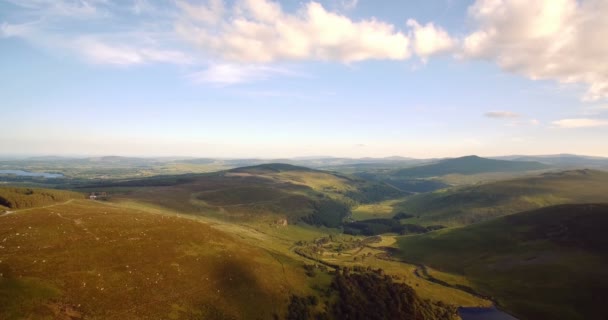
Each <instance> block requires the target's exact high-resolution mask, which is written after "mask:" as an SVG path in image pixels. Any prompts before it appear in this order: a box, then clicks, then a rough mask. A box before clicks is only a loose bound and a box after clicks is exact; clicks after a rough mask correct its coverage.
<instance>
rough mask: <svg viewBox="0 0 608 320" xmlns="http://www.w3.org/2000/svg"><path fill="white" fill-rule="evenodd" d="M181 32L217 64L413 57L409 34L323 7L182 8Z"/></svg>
mask: <svg viewBox="0 0 608 320" xmlns="http://www.w3.org/2000/svg"><path fill="white" fill-rule="evenodd" d="M182 9H183V11H184V15H183V16H182V19H180V21H179V22H178V23H177V24H176V30H177V32H178V33H179V34H180V35H181V36H182V37H183V38H184V39H186V40H187V41H189V42H191V43H194V44H196V45H197V46H198V47H199V48H201V49H202V50H203V51H204V52H206V53H207V54H209V55H211V56H212V57H213V58H215V59H221V60H224V61H231V62H239V63H257V64H259V63H270V62H275V61H286V60H291V61H297V60H324V61H338V62H343V63H350V62H356V61H362V60H369V59H386V60H404V59H407V58H409V57H410V56H411V52H410V40H409V38H408V36H407V35H406V34H404V33H403V32H401V31H399V30H397V28H396V27H395V26H394V25H392V24H389V23H385V22H382V21H379V20H377V19H374V18H372V19H366V20H361V21H353V20H351V19H350V18H348V17H346V16H343V15H340V14H337V13H333V12H329V11H327V10H326V9H325V8H324V7H323V6H322V5H321V4H319V3H317V2H309V3H306V4H304V5H303V6H302V7H301V8H300V9H299V10H298V11H297V12H295V13H286V12H284V11H283V9H282V8H281V6H280V4H278V3H276V2H272V1H267V0H242V1H239V2H237V4H236V5H235V6H234V7H233V8H231V10H230V11H229V12H227V11H226V10H225V8H224V7H223V6H219V5H217V4H216V1H210V2H209V3H208V4H207V5H199V6H196V7H194V5H187V6H184V5H182Z"/></svg>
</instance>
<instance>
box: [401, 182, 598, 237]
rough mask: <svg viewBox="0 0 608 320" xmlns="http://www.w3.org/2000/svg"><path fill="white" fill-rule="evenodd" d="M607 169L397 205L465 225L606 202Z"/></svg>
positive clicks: (448, 192)
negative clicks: (568, 205)
mask: <svg viewBox="0 0 608 320" xmlns="http://www.w3.org/2000/svg"><path fill="white" fill-rule="evenodd" d="M607 192H608V172H604V171H597V170H571V171H564V172H550V173H544V174H541V175H538V176H534V177H526V178H519V179H512V180H505V181H497V182H492V183H486V184H481V185H475V186H467V187H458V188H451V189H443V190H439V191H435V192H432V193H426V194H421V195H416V196H413V197H410V198H408V199H407V200H406V201H404V202H402V203H401V204H398V205H396V207H397V208H398V210H401V211H404V212H406V213H409V214H412V215H414V216H417V217H418V218H417V219H414V220H412V221H417V222H420V223H424V224H443V225H452V226H454V225H466V224H471V223H475V222H480V221H484V220H488V219H491V218H495V217H499V216H504V215H509V214H513V213H517V212H521V211H526V210H531V209H537V208H541V207H545V206H550V205H556V204H565V203H591V202H603V201H606V200H607V198H606V194H607Z"/></svg>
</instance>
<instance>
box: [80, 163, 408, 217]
mask: <svg viewBox="0 0 608 320" xmlns="http://www.w3.org/2000/svg"><path fill="white" fill-rule="evenodd" d="M93 188H94V187H93ZM97 188H101V189H108V188H110V189H111V188H118V189H117V190H118V194H117V195H116V196H118V197H120V196H122V195H121V194H120V192H123V193H124V196H125V197H127V198H130V199H138V200H140V201H146V202H149V203H153V204H156V205H161V206H164V207H166V208H169V209H172V210H177V211H180V212H184V213H193V214H214V215H219V216H221V217H224V218H228V219H238V220H256V221H270V222H271V221H277V220H282V219H284V220H286V221H287V222H288V223H294V222H297V221H305V222H308V223H311V224H315V225H324V226H327V227H337V226H339V225H340V224H341V223H342V220H343V219H344V218H345V217H347V216H348V215H349V212H350V208H351V207H352V206H354V205H356V204H357V203H368V202H373V201H379V200H384V199H388V198H394V197H400V196H403V195H404V194H405V193H404V192H402V191H400V190H398V189H396V188H394V187H391V186H389V185H386V184H383V183H372V182H367V181H363V180H356V179H350V178H348V177H345V176H341V175H336V174H334V173H331V172H326V171H318V170H312V169H308V168H304V167H297V166H292V165H287V164H265V165H259V166H254V167H245V168H238V169H233V170H228V171H222V172H218V173H213V174H206V175H191V176H181V177H179V176H178V177H175V176H174V177H171V176H169V177H155V178H153V179H141V180H131V181H125V182H118V183H112V184H106V185H103V184H102V185H99V186H97ZM121 188H122V189H121ZM89 189H90V190H92V189H91V188H89ZM125 190H126V191H125Z"/></svg>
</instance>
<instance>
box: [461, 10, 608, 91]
mask: <svg viewBox="0 0 608 320" xmlns="http://www.w3.org/2000/svg"><path fill="white" fill-rule="evenodd" d="M469 15H470V16H471V17H472V18H473V20H474V21H475V22H476V24H477V30H475V31H474V32H472V33H471V34H469V35H468V36H467V37H466V38H465V39H464V45H463V49H464V55H465V56H466V57H469V58H479V59H487V60H492V61H495V62H496V63H497V64H498V65H499V66H500V67H501V68H503V69H505V70H507V71H510V72H515V73H519V74H523V75H525V76H527V77H529V78H531V79H549V80H557V81H558V82H560V83H582V84H585V85H586V86H587V88H588V90H587V93H586V94H585V96H584V99H586V100H598V99H604V98H608V59H606V57H608V41H606V40H605V37H606V34H608V19H606V15H608V1H605V0H582V1H579V2H577V1H576V0H536V1H529V0H477V1H476V2H475V4H474V5H472V6H471V7H470V8H469Z"/></svg>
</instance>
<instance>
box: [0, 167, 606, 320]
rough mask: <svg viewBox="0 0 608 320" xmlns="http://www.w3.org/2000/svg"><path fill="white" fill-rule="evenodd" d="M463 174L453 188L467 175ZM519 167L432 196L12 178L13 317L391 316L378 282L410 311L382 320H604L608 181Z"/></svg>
mask: <svg viewBox="0 0 608 320" xmlns="http://www.w3.org/2000/svg"><path fill="white" fill-rule="evenodd" d="M468 159H472V160H473V162H472V163H471V166H475V164H476V163H478V162H479V161H480V160H479V159H478V158H466V157H465V159H464V161H466V160H468ZM459 161H463V160H459ZM502 161H508V160H502ZM440 163H441V162H440ZM491 163H494V162H491ZM498 163H499V164H500V163H502V162H498ZM374 165H379V166H389V165H390V164H381V163H375V164H374ZM519 165H520V164H517V166H516V168H520V167H518V166H519ZM535 166H536V165H535ZM365 168H366V170H367V169H368V168H369V166H365ZM449 168H450V167H448V169H446V170H448V171H443V170H444V169H441V173H442V174H443V173H446V172H447V174H448V175H449V174H456V171H457V169H449ZM509 168H512V167H509ZM520 169H521V170H523V171H517V170H516V172H511V173H509V174H508V176H505V177H503V178H501V179H497V180H496V179H491V180H490V181H487V182H479V181H478V180H476V181H475V182H468V183H466V184H464V185H462V184H457V185H448V184H447V183H446V182H441V183H442V187H441V188H440V189H433V188H431V189H430V190H428V191H420V190H419V191H412V190H411V189H408V188H402V187H400V185H399V184H396V183H391V182H394V180H393V181H391V179H385V178H382V176H381V175H378V173H374V175H375V176H374V177H369V178H364V177H366V174H369V172H368V173H365V172H363V171H362V172H354V173H353V172H350V173H349V172H336V171H327V170H320V169H313V168H308V167H303V166H296V165H292V164H284V163H273V162H271V163H263V164H256V165H253V166H245V167H237V168H233V169H226V170H220V171H213V172H207V173H193V172H190V173H185V174H179V175H153V176H150V177H138V178H134V177H124V176H121V175H117V176H115V177H112V178H108V179H97V178H86V177H81V178H79V179H77V180H70V179H67V180H64V181H62V182H60V183H57V182H56V181H55V182H54V181H53V180H52V179H43V180H37V181H33V180H28V181H21V182H16V181H14V180H11V179H10V178H9V179H8V180H7V181H6V183H7V184H9V185H11V186H10V187H9V186H7V187H3V188H0V204H2V205H3V207H0V212H2V211H5V212H10V213H4V214H1V213H0V241H2V243H1V247H0V270H1V272H0V273H2V276H1V278H0V297H1V299H0V318H3V319H4V318H6V319H22V318H28V317H29V318H37V319H38V318H39V319H124V318H133V319H136V318H137V319H146V318H167V319H272V318H278V319H309V318H310V319H313V318H315V317H316V318H319V317H320V318H327V319H340V318H343V317H344V316H346V315H347V314H350V313H352V312H355V313H357V314H361V312H363V311H362V310H358V311H357V309H356V308H357V307H355V305H361V306H363V305H365V304H364V302H363V301H367V302H369V303H372V304H377V303H379V302H378V301H376V300H374V299H376V298H373V297H372V296H367V297H366V298H365V299H364V300H363V301H360V302H357V303H355V305H353V303H354V302H353V301H358V300H357V299H361V297H362V295H363V296H364V295H365V293H363V292H364V291H360V290H363V289H362V288H363V287H358V286H360V285H361V286H364V285H365V286H368V285H372V284H373V286H374V289H373V290H374V292H376V293H375V296H376V297H382V296H384V295H387V294H389V292H401V293H399V295H402V296H403V297H406V296H407V297H408V298H407V301H409V302H405V300H404V301H401V302H398V303H397V304H395V305H390V306H389V305H387V306H386V309H385V310H384V311H382V312H381V313H380V314H378V316H379V317H380V318H382V317H384V316H383V315H382V314H384V315H389V314H392V315H393V316H394V317H398V318H401V317H412V316H413V317H418V318H420V319H458V318H459V317H460V316H462V318H463V319H465V320H466V319H469V317H474V316H475V314H477V313H479V312H485V311H483V310H491V309H483V308H494V307H498V308H499V309H500V310H504V311H506V312H507V314H512V315H514V316H516V317H517V319H520V320H524V319H538V318H546V317H551V318H554V319H600V317H599V315H600V314H601V310H602V306H603V303H604V301H600V300H601V299H600V298H598V297H599V296H598V292H600V291H601V290H602V288H604V287H606V286H608V283H604V282H602V281H603V280H604V279H608V275H607V274H604V273H603V271H602V270H603V268H602V267H601V266H602V265H603V264H604V263H605V262H606V261H605V260H606V259H607V257H608V256H607V255H606V251H605V248H606V247H607V246H608V244H606V243H605V240H604V238H603V237H602V236H601V234H602V233H601V231H600V230H603V228H605V227H608V226H606V225H605V222H606V221H608V220H605V217H608V213H607V212H606V204H605V203H606V198H605V194H606V193H605V191H606V190H608V174H606V173H605V172H603V171H600V170H587V169H575V170H562V169H559V168H557V169H551V170H546V168H545V170H541V172H540V173H539V172H538V171H537V170H536V169H537V168H536V167H534V168H533V169H534V170H531V171H527V169H530V168H529V167H525V168H520ZM382 170H385V169H382ZM404 170H405V169H404ZM420 170H421V169H420ZM425 170H426V169H425ZM484 170H486V169H484ZM488 170H489V169H488ZM491 170H495V169H491ZM501 170H502V169H501ZM509 170H512V169H509ZM513 170H515V169H513ZM518 170H519V169H518ZM496 173H498V172H496ZM458 174H464V175H471V176H474V175H477V174H479V172H477V171H471V172H468V173H462V172H460V173H458ZM484 174H493V172H486V173H484ZM502 174H504V172H503V173H502ZM382 175H385V176H388V173H383V174H382ZM410 178H411V177H407V179H410ZM415 179H418V180H417V181H419V182H417V184H418V185H421V184H425V183H427V182H428V183H437V181H438V180H437V178H436V177H416V178H415ZM444 181H445V180H444ZM461 181H464V180H461ZM401 186H402V185H401ZM41 187H44V188H41ZM49 187H54V188H55V189H48V188H49ZM57 188H62V189H64V190H61V189H57ZM68 190H69V191H68ZM90 194H96V195H102V194H103V195H104V196H103V197H97V198H91V199H89V197H88V196H89V195H90ZM530 210H532V211H530ZM365 283H368V284H365ZM369 290H371V289H369ZM598 290H599V291H598ZM572 291H576V292H579V293H580V294H578V296H577V298H572V297H571V296H570V295H569V293H570V292H572ZM161 293H162V294H161ZM583 293H584V294H583ZM390 294H396V293H390ZM390 294H389V295H390ZM357 297H359V298H357ZM353 299H355V300H353ZM383 299H388V298H383ZM598 299H600V300H598ZM370 301H372V302H370ZM373 301H376V302H373ZM396 301H398V300H396ZM367 302H365V303H367ZM413 304H416V305H417V306H418V307H416V308H414V309H411V308H410V307H408V306H412V305H413ZM365 308H373V306H371V305H370V306H368V307H365ZM458 308H462V309H460V310H461V313H459V309H458ZM475 308H482V309H475ZM416 310H417V311H416ZM475 310H481V311H475ZM488 312H489V311H488ZM380 318H379V319H380ZM471 319H474V318H471Z"/></svg>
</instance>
